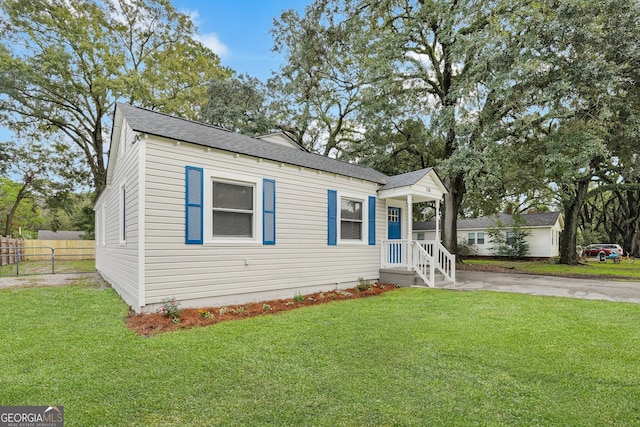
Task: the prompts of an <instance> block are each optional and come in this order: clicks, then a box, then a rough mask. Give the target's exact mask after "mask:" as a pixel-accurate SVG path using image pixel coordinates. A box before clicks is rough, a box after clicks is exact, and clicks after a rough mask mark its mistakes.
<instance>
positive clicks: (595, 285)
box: [441, 270, 640, 304]
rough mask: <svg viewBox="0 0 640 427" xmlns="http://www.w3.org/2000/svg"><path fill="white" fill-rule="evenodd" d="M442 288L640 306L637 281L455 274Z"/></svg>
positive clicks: (639, 285)
mask: <svg viewBox="0 0 640 427" xmlns="http://www.w3.org/2000/svg"><path fill="white" fill-rule="evenodd" d="M441 289H453V290H461V291H473V290H487V291H497V292H515V293H521V294H530V295H548V296H556V297H569V298H583V299H594V300H606V301H620V302H632V303H636V304H640V282H615V281H611V280H605V279H600V280H592V279H573V278H565V277H555V276H536V275H530V274H510V273H486V272H479V271H464V270H463V271H460V270H458V271H456V284H455V285H445V286H442V287H441Z"/></svg>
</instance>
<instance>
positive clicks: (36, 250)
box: [22, 240, 96, 261]
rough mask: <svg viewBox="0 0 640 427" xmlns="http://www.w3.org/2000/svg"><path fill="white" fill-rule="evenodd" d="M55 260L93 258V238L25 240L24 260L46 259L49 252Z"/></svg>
mask: <svg viewBox="0 0 640 427" xmlns="http://www.w3.org/2000/svg"><path fill="white" fill-rule="evenodd" d="M52 253H53V254H54V255H55V257H56V260H60V259H64V260H80V259H95V257H96V242H95V240H25V241H24V258H22V259H24V260H27V261H32V260H48V259H51V254H52Z"/></svg>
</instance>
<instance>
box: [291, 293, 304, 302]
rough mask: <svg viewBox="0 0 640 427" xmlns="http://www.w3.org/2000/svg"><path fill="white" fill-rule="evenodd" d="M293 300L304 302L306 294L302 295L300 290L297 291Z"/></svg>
mask: <svg viewBox="0 0 640 427" xmlns="http://www.w3.org/2000/svg"><path fill="white" fill-rule="evenodd" d="M293 300H294V301H295V302H303V301H304V295H302V294H301V293H300V292H296V293H295V295H294V296H293Z"/></svg>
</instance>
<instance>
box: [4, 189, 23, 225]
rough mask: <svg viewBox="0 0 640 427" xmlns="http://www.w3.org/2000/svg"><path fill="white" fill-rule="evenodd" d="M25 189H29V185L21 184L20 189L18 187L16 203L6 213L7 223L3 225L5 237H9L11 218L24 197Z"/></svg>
mask: <svg viewBox="0 0 640 427" xmlns="http://www.w3.org/2000/svg"><path fill="white" fill-rule="evenodd" d="M27 187H29V183H27V184H23V185H22V187H20V191H18V195H17V196H16V201H15V202H14V203H13V206H11V209H9V212H8V213H7V222H6V223H5V224H4V235H5V236H7V237H8V236H10V235H11V227H12V226H13V224H12V223H13V217H14V215H15V214H16V211H17V210H18V206H19V205H20V202H21V201H22V199H24V196H25V194H26V192H27Z"/></svg>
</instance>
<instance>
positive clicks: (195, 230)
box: [185, 166, 204, 245]
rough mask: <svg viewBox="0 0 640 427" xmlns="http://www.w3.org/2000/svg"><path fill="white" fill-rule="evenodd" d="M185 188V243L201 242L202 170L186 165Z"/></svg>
mask: <svg viewBox="0 0 640 427" xmlns="http://www.w3.org/2000/svg"><path fill="white" fill-rule="evenodd" d="M185 172H186V178H185V180H186V188H185V243H186V244H187V245H197V244H200V245H201V244H202V235H203V232H202V228H203V222H202V215H203V213H204V209H203V208H204V206H203V203H204V189H203V187H204V185H203V177H204V170H203V169H202V168H196V167H194V166H186V167H185Z"/></svg>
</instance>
